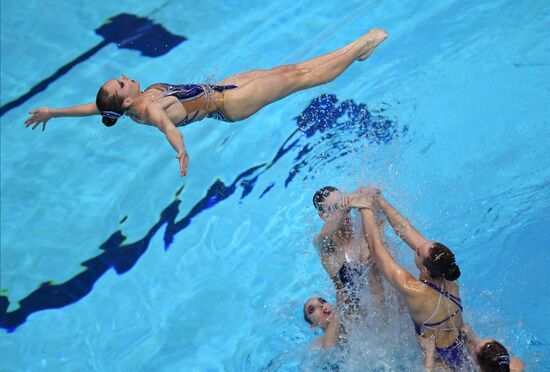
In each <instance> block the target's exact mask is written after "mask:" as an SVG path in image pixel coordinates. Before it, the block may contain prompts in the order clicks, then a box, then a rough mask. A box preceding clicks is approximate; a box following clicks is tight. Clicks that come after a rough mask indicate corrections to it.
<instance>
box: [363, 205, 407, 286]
mask: <svg viewBox="0 0 550 372" xmlns="http://www.w3.org/2000/svg"><path fill="white" fill-rule="evenodd" d="M364 198H365V199H368V197H364ZM371 199H372V197H371ZM359 210H360V213H361V220H362V223H363V231H364V233H365V234H366V237H367V242H368V245H369V249H370V250H371V253H372V255H373V257H374V260H375V261H376V266H378V269H379V270H380V271H381V272H382V275H384V277H385V278H386V279H387V280H388V281H389V282H390V284H391V285H392V286H393V287H395V288H396V289H397V290H398V291H400V292H401V293H404V294H406V295H409V294H412V293H413V291H414V288H413V287H414V284H415V283H416V282H417V280H416V279H415V278H414V277H413V276H412V275H411V274H410V273H408V272H407V271H406V270H405V269H403V268H402V267H401V266H399V265H398V264H397V263H396V262H395V260H394V259H393V257H392V256H391V255H390V253H389V252H388V250H387V249H386V246H385V244H384V241H383V239H382V234H381V233H380V230H379V228H378V225H377V224H376V216H375V214H374V202H373V201H369V202H367V203H365V204H364V205H362V206H361V207H360V209H359Z"/></svg>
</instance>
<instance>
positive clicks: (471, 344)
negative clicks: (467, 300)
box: [460, 324, 479, 356]
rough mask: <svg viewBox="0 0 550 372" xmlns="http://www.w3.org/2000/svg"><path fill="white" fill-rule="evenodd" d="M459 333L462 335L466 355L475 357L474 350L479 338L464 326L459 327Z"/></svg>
mask: <svg viewBox="0 0 550 372" xmlns="http://www.w3.org/2000/svg"><path fill="white" fill-rule="evenodd" d="M460 331H461V332H462V334H463V335H464V341H465V344H466V349H467V350H468V353H469V354H470V355H472V356H473V355H475V348H476V345H477V343H478V341H479V338H478V337H477V335H476V334H475V332H474V331H473V330H472V329H471V328H470V327H469V326H467V325H466V324H463V325H462V326H461V327H460Z"/></svg>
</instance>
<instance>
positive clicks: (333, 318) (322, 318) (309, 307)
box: [304, 297, 344, 349]
mask: <svg viewBox="0 0 550 372" xmlns="http://www.w3.org/2000/svg"><path fill="white" fill-rule="evenodd" d="M337 302H338V301H337ZM338 307H339V306H338V305H337V306H336V308H337V309H338ZM337 309H335V308H334V307H333V306H332V305H331V304H330V303H329V302H328V301H327V300H325V299H324V298H321V297H311V298H310V299H308V300H307V301H306V303H305V304H304V320H305V321H306V322H307V323H308V324H309V325H310V327H311V328H312V329H315V328H321V330H322V331H323V336H321V337H319V338H317V339H316V340H315V341H314V342H315V343H316V344H318V345H321V346H322V347H323V348H325V349H326V348H330V347H332V346H334V345H336V344H337V343H338V342H340V341H341V339H342V336H343V334H344V329H343V326H342V323H341V322H340V315H338V310H337Z"/></svg>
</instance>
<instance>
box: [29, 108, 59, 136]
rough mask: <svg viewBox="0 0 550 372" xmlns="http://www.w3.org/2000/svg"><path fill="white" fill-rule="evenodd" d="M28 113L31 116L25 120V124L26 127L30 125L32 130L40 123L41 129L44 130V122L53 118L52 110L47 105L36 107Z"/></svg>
mask: <svg viewBox="0 0 550 372" xmlns="http://www.w3.org/2000/svg"><path fill="white" fill-rule="evenodd" d="M29 114H31V117H30V118H28V119H27V120H25V126H26V127H27V128H28V127H30V126H31V125H32V129H33V130H34V129H35V128H36V127H37V126H39V125H40V123H42V131H45V130H46V123H47V122H48V120H50V119H51V118H53V112H52V110H51V109H50V108H48V107H40V108H37V109H36V110H32V111H31V112H29Z"/></svg>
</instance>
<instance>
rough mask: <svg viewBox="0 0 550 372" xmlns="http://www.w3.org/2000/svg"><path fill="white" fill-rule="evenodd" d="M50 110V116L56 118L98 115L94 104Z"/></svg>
mask: <svg viewBox="0 0 550 372" xmlns="http://www.w3.org/2000/svg"><path fill="white" fill-rule="evenodd" d="M50 110H51V112H52V116H53V117H56V118H61V117H77V116H90V115H97V114H99V110H98V109H97V106H96V104H95V102H90V103H86V104H84V105H77V106H71V107H65V108H60V109H55V108H52V109H50Z"/></svg>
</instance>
